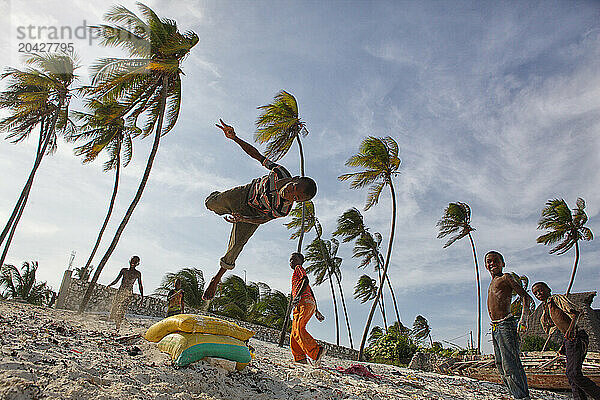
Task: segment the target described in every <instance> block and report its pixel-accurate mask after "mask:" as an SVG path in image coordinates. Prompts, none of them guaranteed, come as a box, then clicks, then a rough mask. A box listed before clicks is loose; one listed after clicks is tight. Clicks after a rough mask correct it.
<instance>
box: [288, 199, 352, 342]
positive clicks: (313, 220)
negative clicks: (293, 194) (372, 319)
mask: <svg viewBox="0 0 600 400" xmlns="http://www.w3.org/2000/svg"><path fill="white" fill-rule="evenodd" d="M304 207H305V209H306V214H305V219H304V221H305V224H304V225H302V220H301V215H302V205H300V204H297V205H296V207H295V208H294V209H293V210H292V211H291V212H290V214H291V215H292V220H291V221H290V222H289V223H287V224H284V225H285V226H286V227H287V228H288V229H296V230H295V231H294V232H293V233H292V235H291V236H290V239H295V238H297V237H299V236H300V233H301V231H303V232H304V233H307V232H309V231H310V230H311V229H312V228H313V227H314V228H315V231H316V233H317V238H316V239H315V240H317V239H319V240H320V239H321V236H322V235H323V228H322V227H321V224H320V223H319V219H318V218H317V217H316V216H315V207H314V204H313V202H312V201H310V200H309V201H307V202H305V203H304ZM302 228H304V230H302ZM332 240H335V239H332ZM320 243H321V245H320V246H319V249H320V251H321V255H322V258H323V259H326V260H328V262H330V268H331V270H332V271H333V272H332V274H333V275H334V276H335V278H336V282H337V285H338V289H339V291H340V299H341V300H342V308H343V310H344V319H345V320H346V328H347V330H348V340H349V342H350V348H352V349H354V342H353V340H352V331H351V329H350V321H349V319H348V310H347V309H346V299H345V298H344V291H343V290H342V271H341V264H342V259H341V258H340V257H336V256H335V254H333V256H332V255H331V254H328V253H327V249H326V247H325V246H324V245H323V241H321V242H320ZM336 243H337V241H336ZM336 246H337V245H336ZM336 252H337V247H336ZM336 316H337V313H336Z"/></svg>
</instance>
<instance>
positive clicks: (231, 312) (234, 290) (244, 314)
mask: <svg viewBox="0 0 600 400" xmlns="http://www.w3.org/2000/svg"><path fill="white" fill-rule="evenodd" d="M259 299H260V288H259V286H258V285H257V284H256V283H254V282H250V283H248V284H246V282H244V279H243V278H240V277H239V276H237V275H230V276H228V277H227V278H226V279H225V280H224V281H223V283H222V284H221V285H220V286H219V294H218V296H217V297H215V299H214V300H213V301H212V302H211V309H212V311H213V312H215V313H217V314H221V315H224V316H226V317H231V318H235V319H239V320H242V321H249V320H250V315H251V314H252V308H253V306H254V304H256V303H257V302H258V301H259Z"/></svg>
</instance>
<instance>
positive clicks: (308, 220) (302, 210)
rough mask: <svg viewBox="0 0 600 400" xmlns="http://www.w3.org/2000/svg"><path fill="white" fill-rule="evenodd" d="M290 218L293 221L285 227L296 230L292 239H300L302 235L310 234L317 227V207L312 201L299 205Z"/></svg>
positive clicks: (291, 212)
mask: <svg viewBox="0 0 600 400" xmlns="http://www.w3.org/2000/svg"><path fill="white" fill-rule="evenodd" d="M290 216H291V217H292V220H291V221H290V222H288V223H285V224H283V225H284V226H285V227H286V228H287V229H294V231H293V232H292V235H291V236H290V239H292V240H293V239H298V238H299V237H300V235H301V234H302V233H308V232H310V230H311V229H312V228H313V227H314V226H315V205H314V204H313V202H312V201H311V200H308V201H305V202H304V203H297V204H296V206H295V207H294V208H293V209H292V211H290ZM303 217H304V218H303Z"/></svg>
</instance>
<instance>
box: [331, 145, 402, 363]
mask: <svg viewBox="0 0 600 400" xmlns="http://www.w3.org/2000/svg"><path fill="white" fill-rule="evenodd" d="M400 162H401V161H400V158H399V157H398V143H396V141H395V140H394V139H392V138H391V137H389V136H387V137H384V138H376V137H373V136H369V137H367V138H366V139H364V140H363V141H362V143H361V145H360V149H359V153H358V154H356V155H354V156H352V157H350V158H349V159H348V161H346V165H347V166H349V167H360V168H364V169H365V170H364V171H360V172H355V173H349V174H343V175H340V176H339V177H338V179H340V180H342V181H346V180H351V184H350V187H351V188H352V189H360V188H364V187H366V186H369V194H368V196H367V202H366V205H365V210H368V209H370V208H371V207H372V206H374V205H375V204H377V203H378V202H379V196H380V195H381V192H382V191H383V188H384V187H385V186H389V188H390V194H391V196H392V224H391V230H390V238H389V241H388V248H387V253H386V257H385V264H384V267H383V272H382V277H383V279H382V281H381V282H380V284H379V289H378V290H377V296H376V298H375V300H374V301H373V304H372V305H371V310H370V311H369V316H368V318H367V322H366V324H365V330H364V331H363V336H362V340H361V344H360V349H359V351H358V357H359V360H362V359H363V353H364V348H365V343H366V340H367V334H368V333H369V327H370V326H371V321H372V319H373V313H374V312H375V307H376V305H377V303H378V301H379V298H380V297H381V293H382V292H383V282H384V281H385V280H386V277H387V272H388V267H389V266H390V256H391V254H392V245H393V243H394V233H395V230H396V192H395V191H394V185H393V181H392V178H393V177H395V176H396V175H397V174H398V168H399V167H400Z"/></svg>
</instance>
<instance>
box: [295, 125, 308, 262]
mask: <svg viewBox="0 0 600 400" xmlns="http://www.w3.org/2000/svg"><path fill="white" fill-rule="evenodd" d="M296 139H297V140H298V150H299V151H300V176H304V151H303V150H302V142H301V141H300V136H299V135H296ZM305 209H306V207H304V202H302V219H301V224H300V237H298V250H297V252H298V253H302V240H303V239H304V213H305Z"/></svg>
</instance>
